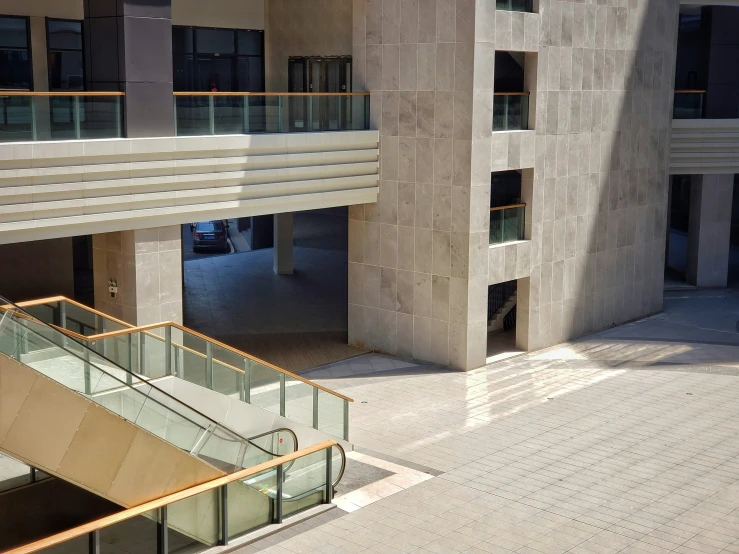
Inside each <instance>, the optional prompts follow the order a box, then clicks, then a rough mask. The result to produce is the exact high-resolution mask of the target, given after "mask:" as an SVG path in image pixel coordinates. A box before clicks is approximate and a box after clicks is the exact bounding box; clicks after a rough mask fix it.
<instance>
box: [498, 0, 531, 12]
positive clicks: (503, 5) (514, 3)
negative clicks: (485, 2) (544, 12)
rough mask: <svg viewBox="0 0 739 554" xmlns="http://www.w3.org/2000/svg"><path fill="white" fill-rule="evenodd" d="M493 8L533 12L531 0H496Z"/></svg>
mask: <svg viewBox="0 0 739 554" xmlns="http://www.w3.org/2000/svg"><path fill="white" fill-rule="evenodd" d="M495 9H497V10H505V11H509V12H533V11H534V2H533V0H496V2H495Z"/></svg>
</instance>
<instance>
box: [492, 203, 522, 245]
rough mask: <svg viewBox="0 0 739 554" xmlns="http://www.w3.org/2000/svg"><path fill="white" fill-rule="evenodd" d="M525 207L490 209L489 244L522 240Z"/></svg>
mask: <svg viewBox="0 0 739 554" xmlns="http://www.w3.org/2000/svg"><path fill="white" fill-rule="evenodd" d="M525 215H526V206H524V205H516V206H511V207H501V208H491V210H490V244H501V243H504V242H511V241H516V240H524V236H525V225H524V223H525Z"/></svg>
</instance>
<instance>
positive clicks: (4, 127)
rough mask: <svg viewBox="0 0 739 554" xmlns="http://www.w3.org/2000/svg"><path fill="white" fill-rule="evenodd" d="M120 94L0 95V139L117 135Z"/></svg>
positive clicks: (119, 135) (51, 138) (119, 120)
mask: <svg viewBox="0 0 739 554" xmlns="http://www.w3.org/2000/svg"><path fill="white" fill-rule="evenodd" d="M122 96H123V95H122V94H121V93H116V92H110V93H58V92H52V93H38V92H34V93H30V92H29V93H22V92H19V93H15V94H13V95H9V94H6V95H4V96H3V95H0V141H5V142H9V141H13V142H15V141H34V140H80V139H102V138H119V137H121V136H122V132H121V120H122V117H121V116H122V113H121V106H122V102H121V98H122Z"/></svg>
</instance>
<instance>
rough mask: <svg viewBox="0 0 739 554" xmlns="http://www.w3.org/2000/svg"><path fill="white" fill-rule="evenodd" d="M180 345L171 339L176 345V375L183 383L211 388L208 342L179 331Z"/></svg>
mask: <svg viewBox="0 0 739 554" xmlns="http://www.w3.org/2000/svg"><path fill="white" fill-rule="evenodd" d="M180 334H181V339H182V340H181V343H180V342H178V341H176V340H175V339H174V338H173V339H172V344H175V345H176V352H177V360H176V361H175V370H176V375H177V376H178V377H180V378H181V379H184V380H185V381H188V382H190V383H194V384H196V385H200V386H201V387H205V388H211V375H212V374H211V372H210V367H209V364H208V341H206V340H203V339H201V338H200V337H198V336H196V335H193V334H191V333H188V332H186V331H181V332H180Z"/></svg>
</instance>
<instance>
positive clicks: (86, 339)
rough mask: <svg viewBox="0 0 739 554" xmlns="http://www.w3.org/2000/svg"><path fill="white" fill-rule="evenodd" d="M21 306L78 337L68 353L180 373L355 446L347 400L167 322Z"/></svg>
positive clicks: (57, 306) (146, 373)
mask: <svg viewBox="0 0 739 554" xmlns="http://www.w3.org/2000/svg"><path fill="white" fill-rule="evenodd" d="M21 306H22V307H23V309H24V310H26V311H27V312H28V313H29V314H31V315H33V316H34V317H36V318H38V319H40V320H41V321H43V322H45V323H48V324H51V325H56V326H57V327H59V328H61V329H67V330H69V331H72V332H74V333H76V334H77V335H79V336H78V337H76V338H69V339H68V348H79V349H80V352H81V350H82V345H86V346H89V347H90V348H91V349H92V350H94V351H95V352H96V353H97V354H98V355H99V356H102V357H103V358H105V359H108V360H110V361H111V362H112V363H113V364H115V365H116V366H120V367H121V368H123V369H125V370H127V371H130V372H132V373H133V374H136V375H137V376H138V377H139V379H143V380H149V379H156V378H159V377H164V376H166V375H174V376H176V377H179V378H181V379H184V380H185V381H188V382H190V383H193V384H196V385H199V386H202V387H205V388H208V389H211V390H214V391H216V392H218V393H220V394H225V395H227V396H231V397H233V398H239V399H240V400H242V401H243V402H247V403H250V404H253V405H255V406H258V407H260V408H262V409H265V410H268V411H270V412H273V413H275V414H279V415H281V416H283V417H287V418H288V419H291V420H293V421H296V422H298V423H302V424H304V425H308V426H312V427H314V428H315V429H319V430H321V431H325V432H326V433H329V434H331V435H333V436H336V437H340V438H343V439H345V440H348V437H349V400H348V399H346V398H345V397H343V396H341V395H337V394H336V393H334V392H331V391H328V390H326V389H322V388H319V387H318V386H316V385H315V384H314V383H312V382H310V381H307V380H303V379H301V378H300V377H298V376H295V375H292V374H290V373H289V372H286V371H283V370H281V369H279V368H277V367H275V366H272V365H270V364H268V363H266V362H263V361H261V360H258V359H256V358H253V357H251V356H248V355H247V354H244V353H242V352H239V351H238V350H236V349H234V348H230V347H228V346H226V345H224V344H221V343H218V342H215V341H212V340H210V339H208V338H207V337H205V336H203V335H200V334H199V333H195V332H192V331H190V330H188V329H186V328H185V327H182V326H179V325H173V324H168V323H163V324H161V325H154V326H147V327H146V329H145V330H143V331H142V330H137V329H136V328H131V327H130V326H128V325H127V324H125V323H123V322H122V321H119V320H116V319H113V318H110V317H107V316H105V315H104V314H101V313H100V312H97V311H94V310H90V309H89V308H87V307H85V306H83V305H80V304H78V303H76V302H70V301H67V300H61V299H59V300H56V299H55V300H49V301H43V303H33V302H23V303H21ZM76 343H80V345H76ZM122 377H123V378H125V379H130V377H129V376H122Z"/></svg>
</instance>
